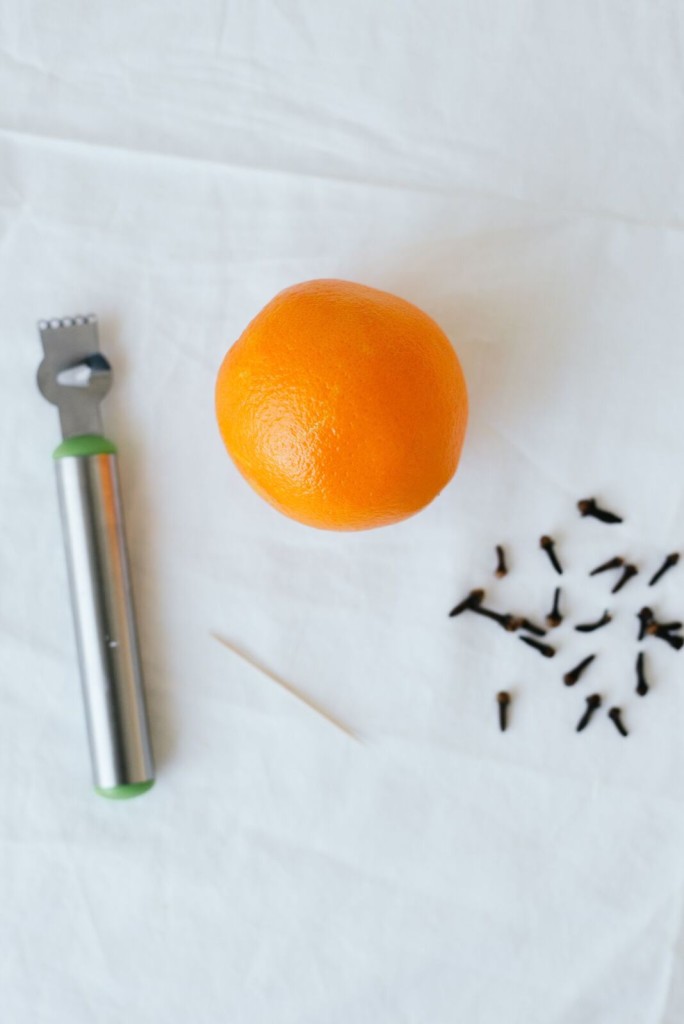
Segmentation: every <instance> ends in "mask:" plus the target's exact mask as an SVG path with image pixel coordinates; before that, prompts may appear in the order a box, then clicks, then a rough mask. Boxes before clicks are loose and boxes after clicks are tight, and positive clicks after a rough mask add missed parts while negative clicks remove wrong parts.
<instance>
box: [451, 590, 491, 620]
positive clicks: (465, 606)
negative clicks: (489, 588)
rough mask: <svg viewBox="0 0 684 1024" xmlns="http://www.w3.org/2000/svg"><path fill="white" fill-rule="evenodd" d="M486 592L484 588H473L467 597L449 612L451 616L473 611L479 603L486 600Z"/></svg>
mask: <svg viewBox="0 0 684 1024" xmlns="http://www.w3.org/2000/svg"><path fill="white" fill-rule="evenodd" d="M484 596H485V592H484V590H471V591H470V593H469V594H468V596H467V597H464V599H463V600H462V601H461V603H460V604H457V605H456V607H455V608H452V609H451V611H450V612H449V618H450V619H453V618H454V616H456V615H462V614H463V612H466V611H472V610H473V608H476V607H477V606H478V605H479V604H481V603H482V601H484Z"/></svg>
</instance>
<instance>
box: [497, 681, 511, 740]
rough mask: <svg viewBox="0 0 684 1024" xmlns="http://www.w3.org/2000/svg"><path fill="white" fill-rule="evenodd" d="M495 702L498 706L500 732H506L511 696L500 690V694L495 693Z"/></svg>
mask: <svg viewBox="0 0 684 1024" xmlns="http://www.w3.org/2000/svg"><path fill="white" fill-rule="evenodd" d="M496 700H497V703H498V705H499V728H500V729H501V732H506V728H507V726H508V705H509V704H510V703H511V695H510V693H507V692H506V691H505V690H502V691H501V693H497V695H496Z"/></svg>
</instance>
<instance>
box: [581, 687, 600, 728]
mask: <svg viewBox="0 0 684 1024" xmlns="http://www.w3.org/2000/svg"><path fill="white" fill-rule="evenodd" d="M600 707H601V697H600V695H599V694H598V693H592V694H591V696H590V697H587V710H586V711H585V712H584V714H583V715H582V717H581V718H580V720H579V722H578V723H577V732H582V730H583V729H586V727H587V726H588V725H589V722H590V721H591V716H592V715H593V714H594V712H595V711H596V709H597V708H600Z"/></svg>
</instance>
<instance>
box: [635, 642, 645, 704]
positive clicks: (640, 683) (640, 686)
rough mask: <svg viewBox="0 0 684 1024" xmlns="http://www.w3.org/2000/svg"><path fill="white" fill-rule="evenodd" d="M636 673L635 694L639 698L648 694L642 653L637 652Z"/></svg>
mask: <svg viewBox="0 0 684 1024" xmlns="http://www.w3.org/2000/svg"><path fill="white" fill-rule="evenodd" d="M636 673H637V685H636V692H637V693H638V694H639V696H640V697H645V696H646V694H647V693H648V683H647V682H646V677H645V675H644V652H643V651H639V653H638V655H637V660H636Z"/></svg>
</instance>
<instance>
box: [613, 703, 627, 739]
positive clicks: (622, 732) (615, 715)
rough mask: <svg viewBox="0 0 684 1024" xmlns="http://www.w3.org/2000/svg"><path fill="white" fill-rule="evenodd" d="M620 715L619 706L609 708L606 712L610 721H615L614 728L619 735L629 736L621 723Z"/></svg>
mask: <svg viewBox="0 0 684 1024" xmlns="http://www.w3.org/2000/svg"><path fill="white" fill-rule="evenodd" d="M621 716H622V711H621V710H620V708H611V709H610V711H609V712H608V717H609V718H610V720H611V722H614V723H615V728H616V729H617V731H618V732H619V733H620V735H621V736H629V733H628V732H627V730H626V729H625V727H624V725H623V724H622V717H621Z"/></svg>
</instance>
